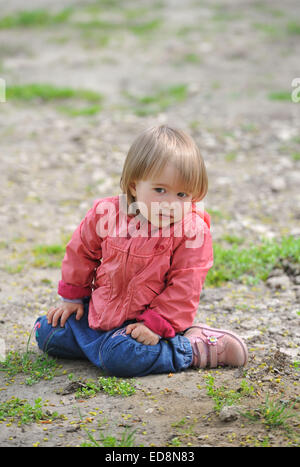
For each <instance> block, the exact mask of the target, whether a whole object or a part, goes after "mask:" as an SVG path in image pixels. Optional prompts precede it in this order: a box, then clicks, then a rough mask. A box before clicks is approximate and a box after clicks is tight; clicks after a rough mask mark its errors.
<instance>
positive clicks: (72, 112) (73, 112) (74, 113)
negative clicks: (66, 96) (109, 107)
mask: <svg viewBox="0 0 300 467" xmlns="http://www.w3.org/2000/svg"><path fill="white" fill-rule="evenodd" d="M57 109H58V110H59V111H60V112H63V113H65V114H66V115H68V116H69V117H81V116H84V117H87V116H93V115H96V114H97V113H99V112H100V111H101V109H102V108H101V106H100V105H91V106H89V107H82V108H79V109H76V108H75V107H66V106H59V107H57Z"/></svg>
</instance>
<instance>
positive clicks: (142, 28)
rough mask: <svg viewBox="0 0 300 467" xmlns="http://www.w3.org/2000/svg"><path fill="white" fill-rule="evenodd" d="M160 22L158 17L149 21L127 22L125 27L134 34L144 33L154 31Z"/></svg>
mask: <svg viewBox="0 0 300 467" xmlns="http://www.w3.org/2000/svg"><path fill="white" fill-rule="evenodd" d="M161 24H162V20H161V19H160V18H156V19H153V20H150V21H145V22H142V23H131V22H128V23H127V28H128V30H129V31H131V32H133V33H134V34H136V35H139V36H140V35H144V34H149V33H152V32H153V31H156V30H157V29H158V28H159V27H160V26H161Z"/></svg>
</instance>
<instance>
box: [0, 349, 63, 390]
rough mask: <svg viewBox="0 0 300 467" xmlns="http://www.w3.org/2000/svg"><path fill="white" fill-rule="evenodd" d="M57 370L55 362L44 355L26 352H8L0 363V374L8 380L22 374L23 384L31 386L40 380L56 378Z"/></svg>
mask: <svg viewBox="0 0 300 467" xmlns="http://www.w3.org/2000/svg"><path fill="white" fill-rule="evenodd" d="M57 370H58V364H57V361H56V360H55V359H54V358H52V357H49V356H48V355H47V354H46V353H45V354H41V355H39V354H36V353H34V352H29V351H26V352H25V353H20V352H18V351H15V352H9V353H8V354H7V357H6V358H5V360H3V361H1V362H0V372H4V373H6V376H7V377H8V378H12V377H13V376H15V375H16V374H24V375H25V376H26V378H25V384H27V385H29V386H31V385H32V384H35V383H37V382H38V381H40V380H41V379H43V380H50V379H52V378H53V377H54V376H56V374H57Z"/></svg>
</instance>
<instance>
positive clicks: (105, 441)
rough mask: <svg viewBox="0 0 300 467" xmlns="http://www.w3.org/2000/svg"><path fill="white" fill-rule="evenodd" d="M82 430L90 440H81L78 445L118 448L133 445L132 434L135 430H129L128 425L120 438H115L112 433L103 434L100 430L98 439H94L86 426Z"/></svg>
mask: <svg viewBox="0 0 300 467" xmlns="http://www.w3.org/2000/svg"><path fill="white" fill-rule="evenodd" d="M84 430H85V432H86V434H87V435H88V437H89V440H90V442H88V441H83V443H81V445H80V446H81V447H97V448H102V447H104V448H111V447H113V448H117V447H118V448H120V447H132V446H134V435H135V432H136V430H133V431H130V429H129V428H128V427H126V428H125V429H124V431H123V433H122V435H121V438H120V439H117V438H116V437H115V436H112V435H106V436H104V435H103V434H102V433H101V432H99V440H96V438H95V437H94V436H93V435H92V434H91V433H90V432H89V431H88V430H87V429H86V428H84Z"/></svg>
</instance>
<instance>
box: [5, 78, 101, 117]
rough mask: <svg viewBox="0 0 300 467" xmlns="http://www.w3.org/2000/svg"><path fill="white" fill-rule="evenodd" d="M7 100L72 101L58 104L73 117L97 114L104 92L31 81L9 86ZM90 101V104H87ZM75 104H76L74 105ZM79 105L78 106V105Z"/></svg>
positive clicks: (22, 101)
mask: <svg viewBox="0 0 300 467" xmlns="http://www.w3.org/2000/svg"><path fill="white" fill-rule="evenodd" d="M6 99H7V101H9V100H11V101H13V102H21V103H26V102H33V103H34V102H37V103H39V102H42V103H49V102H50V103H53V102H54V103H56V102H65V101H69V102H70V101H71V102H72V105H68V106H66V105H62V106H57V110H59V111H61V112H63V113H65V114H68V115H69V116H71V117H76V116H90V115H95V114H97V113H98V112H100V110H101V105H100V103H101V101H102V100H103V96H102V94H100V93H98V92H96V91H92V90H90V89H73V88H69V87H58V86H54V85H52V84H48V83H29V84H21V85H15V86H8V87H7V90H6ZM86 103H88V104H90V105H88V106H86V105H85V104H86ZM74 104H75V105H74ZM77 106H78V107H77Z"/></svg>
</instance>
